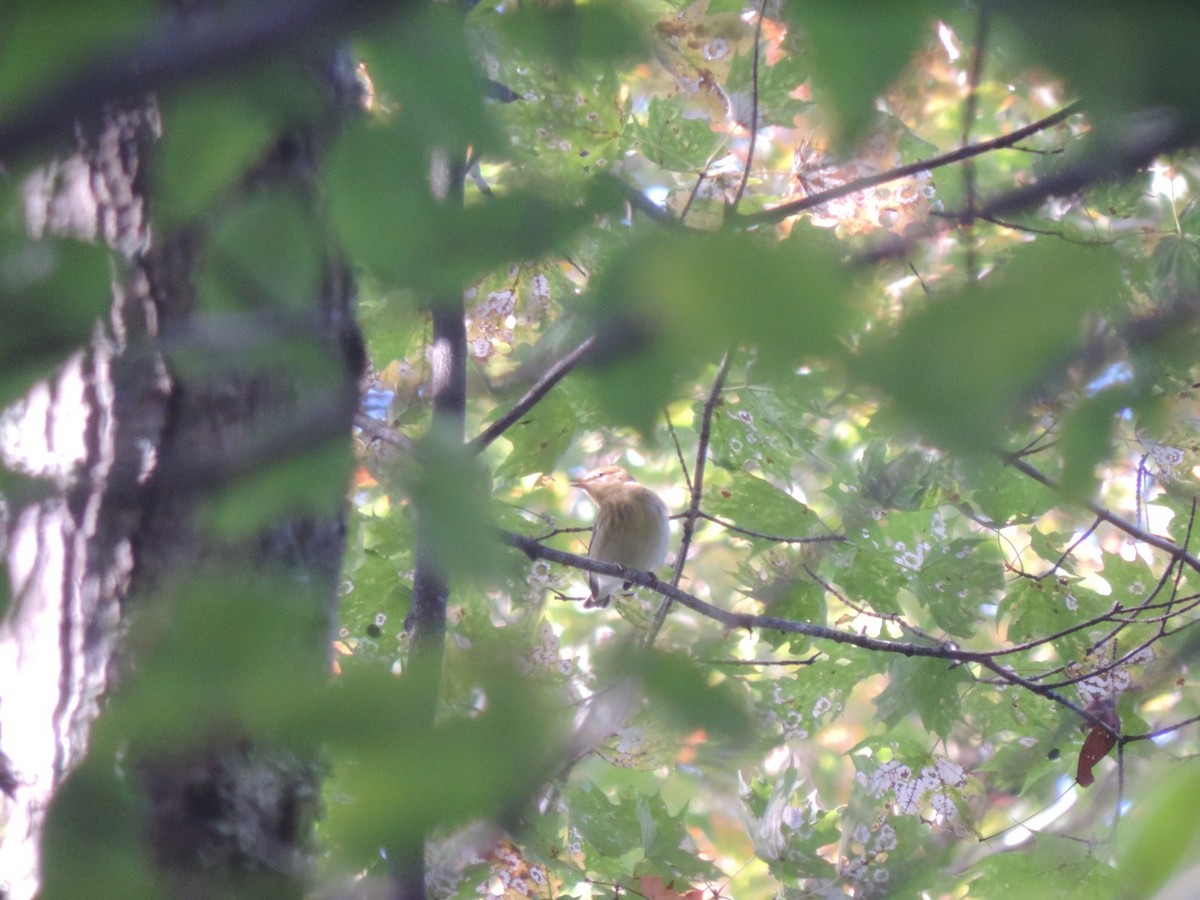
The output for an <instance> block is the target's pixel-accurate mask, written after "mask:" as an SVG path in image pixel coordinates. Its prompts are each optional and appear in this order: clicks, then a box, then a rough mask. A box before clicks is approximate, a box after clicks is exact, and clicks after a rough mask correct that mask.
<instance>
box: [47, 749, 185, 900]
mask: <svg viewBox="0 0 1200 900" xmlns="http://www.w3.org/2000/svg"><path fill="white" fill-rule="evenodd" d="M98 823H103V824H102V827H98ZM144 828H145V823H144V820H143V815H142V810H141V808H140V806H139V798H138V796H137V793H136V791H135V789H134V785H133V784H131V783H130V781H129V779H128V777H125V778H122V777H121V776H119V775H118V774H117V771H116V766H115V765H114V764H113V761H112V759H111V758H109V759H101V758H97V755H96V754H95V753H93V756H92V758H89V759H87V760H85V761H84V763H83V764H82V765H81V766H80V767H79V768H77V769H76V770H75V771H74V772H72V773H71V774H70V775H69V776H68V777H67V779H66V781H65V782H64V783H63V784H62V786H61V787H59V789H58V791H57V792H56V794H55V797H54V803H53V805H52V806H51V807H50V810H49V812H48V814H47V816H46V825H45V830H44V833H43V836H42V842H41V854H42V859H41V868H40V872H41V885H40V890H39V892H38V897H40V898H42V900H75V898H77V897H122V898H129V900H156V898H160V897H162V896H163V888H164V885H163V884H162V883H161V882H160V879H159V877H158V874H157V872H156V871H155V869H154V867H153V864H152V860H151V859H150V858H149V856H148V854H147V852H146V847H145V845H144V843H143V841H142V836H143V832H144Z"/></svg>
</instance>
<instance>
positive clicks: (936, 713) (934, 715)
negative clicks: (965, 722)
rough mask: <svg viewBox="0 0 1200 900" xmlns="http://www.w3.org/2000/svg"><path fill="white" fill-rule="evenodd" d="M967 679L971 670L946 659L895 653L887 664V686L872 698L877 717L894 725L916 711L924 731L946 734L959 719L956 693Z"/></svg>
mask: <svg viewBox="0 0 1200 900" xmlns="http://www.w3.org/2000/svg"><path fill="white" fill-rule="evenodd" d="M970 681H971V676H970V674H969V673H967V672H965V671H964V670H963V669H962V668H961V667H959V666H955V665H954V664H953V663H951V662H950V661H949V660H945V659H931V658H929V657H924V656H915V657H912V658H911V659H906V658H904V657H896V658H895V659H894V660H893V661H892V664H891V665H890V666H889V667H888V686H887V687H886V688H884V689H883V692H882V693H881V694H880V695H879V696H878V697H876V698H875V705H876V706H877V707H878V708H879V718H880V720H881V721H882V722H884V724H886V725H888V726H889V727H892V728H895V727H896V726H897V725H899V724H900V722H901V721H902V720H903V719H904V718H905V716H908V715H909V714H910V713H914V712H915V713H917V714H918V715H919V716H920V717H921V724H922V725H923V726H924V727H925V730H926V731H929V732H931V733H932V734H936V735H940V736H942V737H946V736H948V735H949V734H950V730H951V729H952V728H954V727H955V726H956V725H958V724H959V723H960V722H961V721H962V704H961V702H960V700H959V693H960V689H961V688H962V687H963V686H964V685H966V684H968V683H969V682H970Z"/></svg>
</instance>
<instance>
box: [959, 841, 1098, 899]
mask: <svg viewBox="0 0 1200 900" xmlns="http://www.w3.org/2000/svg"><path fill="white" fill-rule="evenodd" d="M973 869H974V872H975V873H977V874H976V877H975V878H974V879H973V880H972V881H971V891H972V893H977V894H978V895H979V896H980V897H1021V896H1029V897H1053V896H1058V897H1114V896H1121V895H1120V894H1115V893H1114V892H1113V891H1114V888H1115V887H1116V885H1115V884H1114V879H1113V870H1112V867H1111V866H1109V865H1108V863H1107V862H1106V861H1105V860H1104V859H1102V858H1101V857H1100V856H1098V855H1097V854H1095V853H1093V852H1092V850H1091V848H1089V847H1088V846H1087V845H1086V844H1081V843H1079V842H1078V841H1075V840H1072V839H1071V838H1069V837H1060V836H1059V835H1056V834H1048V833H1039V834H1038V835H1037V839H1036V840H1035V841H1034V842H1033V846H1032V847H1031V848H1030V849H1029V851H1028V852H1026V853H1004V854H998V855H995V856H988V857H984V858H983V859H981V860H979V862H978V863H977V864H976V865H975V866H974V867H973Z"/></svg>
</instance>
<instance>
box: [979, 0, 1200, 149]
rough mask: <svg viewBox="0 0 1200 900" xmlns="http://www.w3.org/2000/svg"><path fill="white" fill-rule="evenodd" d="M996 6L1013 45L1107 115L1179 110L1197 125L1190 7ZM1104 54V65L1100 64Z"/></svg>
mask: <svg viewBox="0 0 1200 900" xmlns="http://www.w3.org/2000/svg"><path fill="white" fill-rule="evenodd" d="M993 9H994V10H995V12H996V13H997V14H998V20H999V21H998V25H1000V26H1002V27H1003V29H1004V30H1005V31H1006V32H1007V34H1005V39H1004V46H1005V48H1006V49H1007V50H1008V51H1009V52H1013V53H1016V54H1018V55H1019V57H1020V58H1021V59H1022V60H1024V61H1026V62H1028V63H1031V64H1035V65H1041V66H1046V67H1047V68H1049V69H1051V70H1052V71H1055V72H1058V73H1060V74H1062V75H1064V76H1066V78H1067V79H1068V81H1069V82H1070V85H1071V88H1072V89H1073V90H1074V91H1076V92H1078V93H1079V94H1080V95H1082V96H1083V98H1084V99H1085V101H1086V102H1087V104H1088V106H1089V107H1090V108H1092V109H1093V110H1095V111H1096V112H1097V113H1098V114H1099V115H1101V116H1103V115H1105V114H1112V113H1121V112H1129V111H1132V110H1138V109H1144V108H1151V107H1163V106H1174V107H1176V108H1178V109H1179V110H1181V111H1182V112H1183V113H1184V114H1185V116H1187V117H1188V119H1189V120H1190V122H1191V123H1192V127H1193V128H1194V127H1195V123H1196V122H1197V116H1198V115H1200V103H1198V102H1197V97H1196V92H1195V91H1194V90H1193V89H1192V83H1191V80H1192V58H1193V56H1194V48H1195V47H1196V44H1197V42H1198V41H1200V19H1198V18H1197V16H1196V15H1195V10H1194V9H1192V8H1191V7H1190V6H1188V5H1187V4H1180V3H1175V2H1172V0H1149V2H1144V3H1138V4H1131V3H1128V2H1124V0H1098V2H1094V3H1091V4H1090V5H1089V6H1088V14H1087V15H1086V16H1081V15H1079V8H1078V6H1076V5H1075V4H1073V3H1070V2H1068V0H1050V2H1033V0H1002V2H999V3H996V4H995V5H994V7H993ZM996 31H997V32H999V31H1001V28H997V29H996ZM1101 56H1102V57H1103V59H1104V65H1097V59H1098V58H1100V57H1101Z"/></svg>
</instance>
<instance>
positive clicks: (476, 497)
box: [404, 430, 505, 577]
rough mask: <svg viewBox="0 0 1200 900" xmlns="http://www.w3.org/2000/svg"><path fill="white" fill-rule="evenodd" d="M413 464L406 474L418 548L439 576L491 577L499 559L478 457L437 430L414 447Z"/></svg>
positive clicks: (486, 486) (486, 485)
mask: <svg viewBox="0 0 1200 900" xmlns="http://www.w3.org/2000/svg"><path fill="white" fill-rule="evenodd" d="M416 458H417V459H418V460H419V462H420V466H419V468H416V469H414V470H413V471H410V472H408V473H406V476H405V479H404V480H405V483H406V484H405V486H406V488H407V492H408V495H409V496H410V497H411V499H412V501H413V503H414V504H415V506H416V511H417V516H418V517H419V521H420V527H421V530H422V535H423V538H424V540H423V547H424V549H425V551H426V552H427V554H428V559H429V562H430V564H431V565H432V566H433V567H434V568H435V570H436V571H438V572H439V573H441V574H442V575H443V576H445V577H453V576H455V575H464V576H468V577H470V576H487V575H494V574H495V571H496V569H497V568H498V567H499V566H500V564H501V562H502V561H503V560H504V559H505V556H504V555H503V553H502V551H501V549H500V546H499V544H498V542H497V540H496V535H495V533H494V531H493V526H492V523H491V516H490V514H489V511H488V501H489V498H490V496H491V490H490V483H489V479H488V476H487V474H486V473H485V472H484V471H483V469H482V468H481V466H480V463H479V461H478V460H476V459H474V458H472V457H471V456H469V455H468V454H467V451H466V449H465V448H464V447H463V446H462V444H460V443H456V442H453V441H450V440H447V439H446V438H445V437H444V436H442V435H441V434H440V433H439V432H438V431H436V430H435V431H434V432H433V433H431V434H430V435H429V436H427V437H426V438H425V439H424V440H423V441H422V442H421V444H420V445H419V446H418V447H417V450H416Z"/></svg>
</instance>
